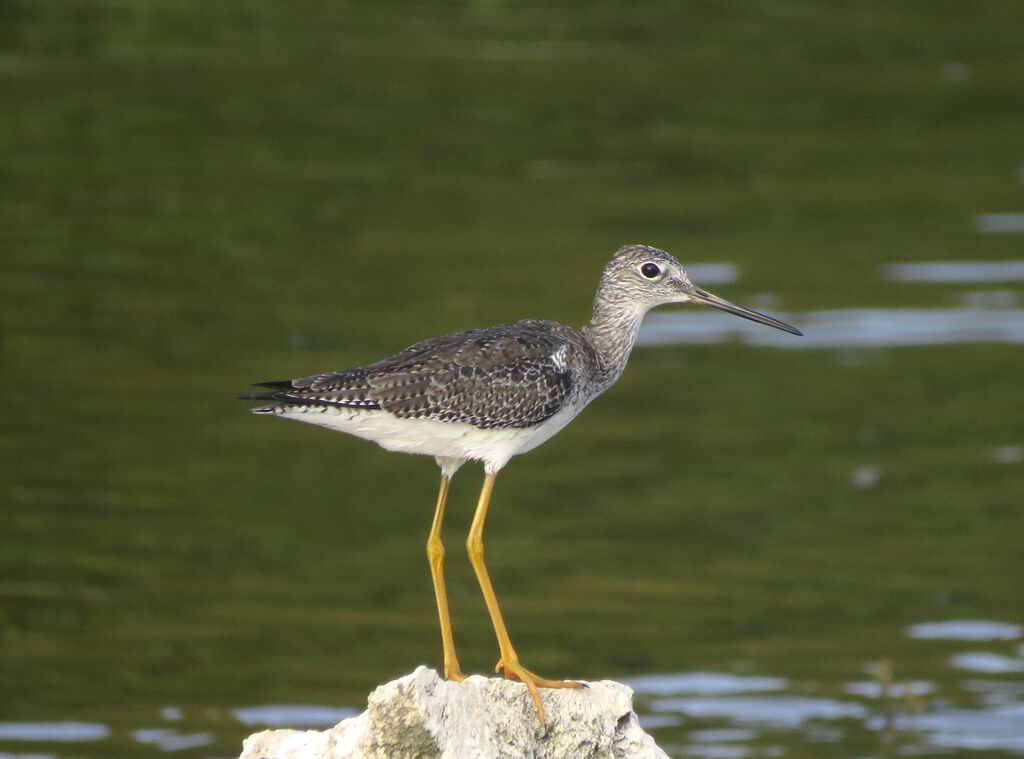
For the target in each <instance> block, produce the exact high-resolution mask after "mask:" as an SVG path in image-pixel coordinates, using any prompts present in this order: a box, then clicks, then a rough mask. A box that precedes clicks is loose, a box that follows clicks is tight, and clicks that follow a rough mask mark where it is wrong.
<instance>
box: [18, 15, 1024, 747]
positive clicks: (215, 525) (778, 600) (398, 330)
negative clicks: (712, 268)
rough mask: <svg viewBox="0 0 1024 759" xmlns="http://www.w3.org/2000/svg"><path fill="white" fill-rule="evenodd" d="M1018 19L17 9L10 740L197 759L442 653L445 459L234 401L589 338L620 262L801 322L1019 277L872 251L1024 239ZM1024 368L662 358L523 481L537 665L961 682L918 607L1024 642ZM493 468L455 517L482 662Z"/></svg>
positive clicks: (472, 481)
mask: <svg viewBox="0 0 1024 759" xmlns="http://www.w3.org/2000/svg"><path fill="white" fill-rule="evenodd" d="M1022 24H1024V6H1022V5H1021V4H1020V3H1019V2H1017V1H1016V0H1007V1H1005V2H999V1H995V2H985V3H956V2H900V3H888V2H881V0H874V1H871V2H857V3H838V2H823V1H822V2H811V1H810V0H804V1H796V0H780V1H779V2H732V1H729V0H726V1H724V2H707V1H705V2H659V1H657V0H644V1H641V2H634V3H628V4H627V3H610V2H597V3H586V4H575V3H535V4H519V3H504V2H486V1H481V2H475V3H411V2H384V3H372V4H371V3H348V2H328V1H326V0H318V1H314V0H309V1H306V0H303V1H300V2H290V3H282V2H268V1H264V0H232V2H228V3H209V2H198V1H197V0H181V1H179V2H155V1H149V0H92V1H89V2H86V1H83V0H71V1H68V0H64V1H62V2H57V1H56V0H5V2H3V3H0V150H2V153H0V156H2V159H0V330H2V332H0V340H2V342H0V378H2V388H3V389H2V394H0V403H2V406H0V414H2V418H0V457H2V464H0V671H2V675H0V720H27V721H42V720H69V719H74V720H94V721H98V722H102V723H104V724H107V725H110V726H111V728H112V730H113V731H114V732H113V735H112V737H111V739H110V740H109V741H106V742H104V743H103V744H102V745H101V746H97V745H85V744H83V745H75V746H74V747H73V752H72V753H73V755H75V756H92V755H102V756H107V757H110V756H139V755H149V754H148V753H146V752H149V751H151V749H150V748H148V747H141V746H140V745H139V744H138V742H137V741H133V740H132V738H131V730H133V729H135V728H137V727H139V726H142V725H145V724H149V723H152V722H158V721H159V720H158V718H157V716H156V715H157V714H158V713H159V710H160V709H162V708H165V707H168V706H173V707H175V708H178V709H180V710H182V713H183V720H182V721H181V722H179V723H176V724H177V726H178V727H179V728H181V729H182V730H186V731H187V730H188V729H194V730H209V731H211V732H212V733H213V734H214V735H215V742H214V743H213V744H211V745H208V746H206V747H204V748H202V749H197V750H193V751H191V752H190V751H184V752H182V755H184V756H197V757H198V756H211V755H215V754H217V755H222V756H230V755H234V754H237V750H238V742H239V741H240V739H241V738H242V737H244V736H245V735H246V734H247V733H248V732H250V731H251V729H250V728H246V727H245V726H243V725H239V724H237V723H234V722H231V721H230V720H227V719H226V718H225V716H224V715H225V714H226V713H227V711H228V710H229V709H232V708H235V707H239V706H246V705H253V704H270V703H315V704H333V705H346V706H351V707H356V708H361V706H362V704H363V703H364V700H365V695H366V693H367V692H368V691H369V690H370V689H371V688H372V687H373V686H374V685H375V684H377V683H379V682H382V681H384V680H386V679H390V678H392V677H395V676H398V675H400V674H403V673H405V672H408V671H410V670H411V669H412V668H413V667H414V666H415V665H416V664H418V663H421V662H423V663H428V664H431V665H439V664H440V643H439V639H438V637H439V636H438V634H437V631H436V629H435V628H436V616H435V611H434V606H433V598H432V595H431V591H430V580H429V575H428V573H427V569H426V560H425V557H424V553H423V544H424V541H425V538H426V533H427V529H428V527H429V521H430V514H431V509H432V507H433V501H434V497H435V493H436V486H437V482H436V480H437V470H436V467H435V466H434V463H433V462H432V461H431V460H429V459H426V458H412V457H405V456H398V455H394V454H385V453H384V452H383V451H381V450H380V449H378V448H377V447H376V446H373V445H370V444H367V443H365V442H362V441H359V440H355V439H351V438H347V437H345V436H342V435H338V434H331V433H328V432H327V431H324V430H321V429H318V428H315V427H309V426H306V425H298V424H291V423H285V422H279V421H276V420H267V419H257V418H255V417H252V416H251V415H249V414H248V413H247V408H246V405H245V404H243V403H241V402H238V401H234V400H232V396H233V395H234V394H236V393H238V392H244V391H245V389H246V386H247V384H248V383H250V382H253V381H258V380H265V379H278V378H287V377H293V376H302V375H306V374H311V373H314V372H319V371H325V370H330V369H338V368H344V367H349V366H354V365H358V364H361V363H366V362H369V361H372V360H375V359H378V358H381V357H383V356H384V355H387V354H389V353H391V352H393V351H395V350H398V349H400V348H402V347H404V346H406V345H408V344H410V343H412V342H414V341H416V340H419V339H421V338H425V337H429V336H432V335H435V334H441V333H444V332H448V331H453V330H458V329H466V328H470V327H476V326H484V325H487V324H492V323H497V322H501V321H508V320H513V319H517V318H523V317H535V318H551V319H557V320H559V321H564V322H566V323H568V324H570V325H573V326H576V327H578V326H581V325H582V324H584V323H586V321H587V319H588V318H589V306H590V300H591V298H592V297H593V291H594V287H595V285H596V283H597V278H598V275H599V273H600V269H601V267H602V266H603V265H604V263H605V261H606V260H607V259H608V258H609V257H610V255H611V254H612V252H613V251H614V250H615V249H616V248H618V247H619V246H620V245H622V244H624V243H632V242H642V243H648V244H652V245H657V246H659V247H662V248H665V249H667V250H669V251H670V252H672V253H673V254H675V255H676V256H677V257H678V258H679V259H680V260H681V261H682V262H683V263H684V265H685V264H687V263H714V262H718V263H732V264H735V265H736V266H737V267H739V271H740V277H739V280H738V281H737V282H736V283H735V284H733V285H724V286H722V285H718V286H711V285H709V289H712V290H714V291H716V292H719V293H720V294H722V295H724V296H725V297H728V298H730V299H732V300H736V301H737V302H740V303H745V304H749V305H754V306H759V305H761V304H764V303H769V304H770V309H767V310H773V311H775V312H777V313H780V314H783V315H786V316H787V317H790V318H792V319H793V320H795V321H796V322H797V323H798V324H799V323H800V321H799V320H800V313H801V312H805V311H817V310H825V309H837V308H843V309H859V308H869V307H870V308H894V307H901V306H914V307H920V308H946V307H950V306H953V305H956V304H957V303H960V302H961V301H962V298H964V297H965V293H968V292H970V291H976V290H978V289H986V288H985V286H981V287H980V288H979V286H978V285H963V284H949V285H923V284H918V283H907V282H896V281H890V280H887V279H886V278H885V277H883V276H882V275H881V273H880V271H879V267H880V266H881V265H882V264H885V263H892V262H914V261H932V260H958V261H998V260H1006V259H1015V258H1020V257H1021V237H1020V236H1019V235H1013V234H990V235H983V234H979V233H978V231H976V228H975V224H974V221H973V219H974V217H975V216H976V215H977V214H981V213H990V212H1013V211H1022V210H1024V192H1022V190H1024V185H1022V175H1021V167H1022V165H1024V137H1022V135H1024V110H1022V105H1021V103H1022V100H1021V92H1022V85H1024V56H1022V55H1021V47H1020V43H1021V36H1020V30H1021V28H1022ZM994 287H995V289H998V290H999V291H1000V292H1002V293H1006V292H1009V293H1011V299H1012V300H1014V301H1015V300H1016V298H1018V297H1019V295H1020V291H1021V284H1020V283H1019V282H1017V283H1009V284H1006V283H1002V284H1000V285H997V286H994ZM762 307H763V306H762ZM722 318H723V319H725V318H726V317H722ZM794 339H796V338H794ZM1022 376H1024V354H1022V352H1021V348H1020V346H1019V345H1012V344H1000V343H989V344H976V345H975V344H967V345H942V346H924V347H904V348H887V347H884V346H879V347H875V348H860V349H849V348H835V349H815V350H779V349H774V348H759V347H753V346H744V345H743V344H742V343H740V342H730V343H727V344H722V345H701V346H686V345H680V346H664V347H649V348H639V349H637V350H636V351H635V352H634V355H633V358H632V360H631V364H630V366H629V368H628V369H627V371H626V374H625V375H624V377H623V378H622V380H621V381H620V382H619V383H618V385H617V386H616V387H614V388H613V389H612V390H611V391H609V392H608V393H607V394H606V395H605V396H604V397H602V398H601V399H599V400H598V401H596V402H595V403H594V404H593V405H592V406H591V407H590V408H589V409H588V410H587V411H586V412H585V413H584V414H583V415H582V416H581V417H580V418H579V419H578V420H576V422H574V424H573V425H572V426H570V427H569V428H568V429H567V430H566V431H564V432H563V433H561V434H560V435H559V436H558V437H556V438H555V439H554V440H552V441H551V442H549V443H547V444H545V445H544V446H543V447H542V448H541V449H539V450H538V451H536V452H534V453H531V454H530V455H527V456H523V457H519V458H517V459H515V460H513V462H512V463H511V464H510V465H509V467H508V468H507V469H506V470H505V472H504V473H503V475H502V476H501V477H500V478H499V480H498V484H497V490H496V493H495V498H494V502H493V507H492V512H491V516H490V519H489V522H488V533H487V535H488V563H489V566H490V567H491V571H492V575H493V578H494V582H495V586H496V588H497V591H498V595H499V598H501V600H502V604H503V608H504V610H505V613H506V616H507V618H508V623H509V627H510V631H511V634H512V638H513V640H514V641H515V642H516V644H517V646H518V648H519V650H520V654H521V656H522V658H523V660H524V662H525V663H526V665H527V666H529V667H531V668H532V669H535V670H536V671H538V672H540V673H542V674H544V675H546V676H549V677H579V678H586V679H601V678H609V677H616V678H619V677H628V676H630V675H636V674H638V673H648V672H676V671H686V670H695V669H704V670H720V671H747V672H761V673H768V674H777V675H783V676H786V677H790V678H794V679H795V680H798V681H799V680H802V681H806V682H812V683H815V687H816V688H817V689H819V691H820V692H822V693H835V692H839V689H840V688H841V685H842V683H843V682H844V681H846V680H849V679H851V678H857V677H861V676H863V675H862V671H863V669H864V667H865V666H866V665H867V664H869V663H870V662H874V661H879V660H882V659H888V660H891V661H892V662H894V667H895V669H896V671H897V672H899V673H901V674H902V675H903V676H906V677H912V678H926V679H930V680H932V681H936V682H939V683H940V685H941V684H942V683H943V682H947V681H950V682H951V681H953V680H954V679H955V676H954V675H953V674H952V673H950V672H949V671H948V670H947V669H946V666H945V662H946V658H947V657H948V654H949V651H948V650H947V649H946V648H942V647H939V648H938V649H936V648H922V647H921V646H920V645H918V644H915V643H912V642H911V641H908V640H907V639H906V636H905V634H904V633H905V628H906V626H907V625H908V624H911V623H914V622H919V621H922V620H928V619H946V618H973V617H977V618H987V619H996V620H1001V621H1004V622H1015V623H1021V622H1024V593H1022V592H1021V578H1022V577H1024V537H1022V536H1024V509H1022V508H1021V501H1022V496H1024V463H1022V461H1021V460H1020V459H1021V457H1020V456H1018V455H1016V454H1015V453H1014V452H1015V451H1016V452H1018V453H1019V450H1020V446H1022V445H1024V421H1022V415H1021V400H1022V397H1021V396H1022V394H1021V387H1022V382H1021V377H1022ZM999 451H1002V452H1003V453H1002V454H1000V453H999ZM1007 452H1008V453H1007ZM865 471H866V472H869V473H873V474H871V476H869V477H868V478H867V479H868V480H869V481H868V482H863V481H861V482H860V484H861V486H860V487H858V486H857V484H856V482H855V481H856V479H857V478H856V473H857V472H865ZM875 480H877V481H875ZM478 486H479V470H478V468H476V467H466V468H465V469H464V470H463V471H462V472H460V474H459V476H458V477H457V478H456V479H455V482H454V489H453V494H452V500H451V504H450V509H449V517H448V521H447V526H448V529H447V531H446V539H447V542H448V544H449V546H450V548H451V549H453V550H450V551H449V557H450V560H449V568H448V573H449V589H450V593H451V596H452V605H453V615H454V620H455V628H456V629H455V632H456V643H457V645H458V646H459V651H460V658H461V659H462V663H463V666H464V668H466V669H468V670H472V671H488V670H489V669H490V668H491V666H492V665H493V662H494V660H495V659H496V655H497V651H496V647H495V645H494V642H493V636H492V632H491V629H490V626H489V623H488V621H487V618H486V614H485V611H484V608H483V604H482V603H481V602H480V598H479V593H478V590H477V587H476V584H475V581H474V579H473V576H472V573H471V571H470V569H469V567H468V563H467V562H466V561H465V559H464V557H463V555H462V552H461V550H459V548H460V547H461V544H462V541H463V537H464V534H465V529H466V527H467V526H468V522H469V519H470V515H471V511H472V506H473V502H474V499H475V496H476V491H477V488H478ZM866 745H867V748H865V746H864V745H859V744H857V745H852V746H851V747H850V748H849V752H847V753H843V751H844V750H845V749H837V750H838V751H839V753H836V754H833V755H836V756H843V755H850V756H856V755H861V756H862V755H865V753H870V752H871V751H872V748H871V746H872V744H871V743H867V744H866ZM51 748H52V749H53V751H55V752H57V753H61V754H63V753H64V749H63V748H61V747H56V748H53V747H51ZM0 749H7V750H11V751H13V750H15V749H18V750H25V748H24V746H19V745H15V744H4V743H0ZM152 751H154V752H155V749H153V750H152ZM805 751H807V749H806V747H804V748H801V746H800V745H799V742H797V745H792V746H788V747H787V748H786V752H787V753H786V755H788V756H803V755H805V754H804V753H803V752H805ZM90 752H95V754H92V753H90ZM858 752H859V753H858ZM806 755H809V756H813V755H815V754H814V752H813V751H811V753H809V754H806Z"/></svg>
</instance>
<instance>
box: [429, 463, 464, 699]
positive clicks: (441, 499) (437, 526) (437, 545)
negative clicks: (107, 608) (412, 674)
mask: <svg viewBox="0 0 1024 759" xmlns="http://www.w3.org/2000/svg"><path fill="white" fill-rule="evenodd" d="M449 482H451V478H450V477H448V476H447V475H443V474H442V475H441V489H440V491H438V494H437V507H436V508H435V509H434V521H433V523H432V524H431V525H430V535H429V536H428V537H427V561H428V562H430V579H431V580H433V581H434V597H435V598H436V599H437V615H438V617H440V619H441V646H442V647H443V648H444V676H445V678H446V679H448V680H455V681H456V682H458V681H460V680H465V679H466V676H465V675H463V674H462V671H461V670H460V669H459V660H458V659H457V658H456V656H455V640H454V638H453V637H452V619H451V616H450V615H449V614H448V593H447V592H446V591H445V589H444V546H443V545H442V544H441V522H443V521H444V507H445V503H447V501H448V483H449Z"/></svg>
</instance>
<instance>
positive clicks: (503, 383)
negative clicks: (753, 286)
mask: <svg viewBox="0 0 1024 759" xmlns="http://www.w3.org/2000/svg"><path fill="white" fill-rule="evenodd" d="M669 303H699V304H702V305H706V306H711V307H713V308H717V309H721V310H722V311H727V312H728V313H731V314H735V315H737V316H742V317H743V318H745V319H750V320H752V321H755V322H759V323H761V324H766V325H768V326H769V327H775V328H776V329H781V330H784V331H786V332H790V333H792V334H794V335H799V334H801V332H800V331H799V330H798V329H796V328H795V327H791V326H790V325H788V324H786V323H784V322H781V321H779V320H778V319H773V318H772V317H770V316H766V315H764V314H761V313H758V312H757V311H752V310H750V309H748V308H743V307H742V306H737V305H736V304H734V303H730V302H729V301H727V300H725V299H723V298H720V297H718V296H717V295H712V294H711V293H709V292H706V291H704V290H702V289H700V288H699V287H697V286H696V285H694V284H693V283H692V282H691V281H690V278H689V276H688V275H687V274H686V272H685V271H684V270H683V267H682V266H680V264H679V262H678V261H676V260H675V259H674V258H673V257H672V256H670V255H669V254H668V253H666V252H665V251H663V250H658V249H657V248H651V247H648V246H646V245H627V246H626V247H623V248H621V249H619V251H618V252H616V254H615V255H614V256H613V257H612V260H611V261H609V262H608V265H607V266H605V268H604V272H603V273H602V275H601V281H600V284H599V285H598V288H597V295H596V296H595V297H594V313H593V316H592V317H591V320H590V325H589V326H586V327H584V328H583V329H582V330H580V331H579V332H577V331H576V330H574V329H571V328H569V327H566V326H564V325H562V324H558V323H557V322H551V321H540V320H533V319H527V320H524V321H518V322H512V323H509V324H499V325H498V326H496V327H485V328H483V329H474V330H469V331H468V332H456V333H453V334H450V335H444V336H443V337H435V338H432V339H429V340H424V341H422V342H419V343H416V344H415V345H412V346H410V347H408V348H406V349H405V350H403V351H401V352H400V353H396V354H395V355H394V356H391V357H390V358H385V359H383V360H382V361H378V362H376V363H374V364H367V365H365V366H360V367H357V368H355V369H344V370H341V371H336V372H327V373H325V374H317V375H314V376H312V377H303V378H301V379H294V380H284V381H279V382H259V383H257V385H258V386H261V387H267V388H270V390H269V391H268V392H264V393H254V394H250V395H245V396H241V397H243V398H247V399H252V400H261V401H270V403H268V404H267V405H265V406H261V407H259V408H256V409H254V412H255V413H257V414H273V415H275V416H281V417H284V418H286V419H296V420H298V421H300V422H308V423H310V424H318V425H320V426H322V427H328V428H330V429H332V430H338V431H340V432H347V433H348V434H350V435H355V436H356V437H361V438H364V439H366V440H372V441H373V442H375V443H377V444H378V445H380V446H381V447H383V448H386V449H387V450H389V451H401V452H403V453H419V454H424V455H427V456H433V457H434V459H435V460H436V461H437V463H438V465H439V466H440V467H441V488H440V491H439V492H438V495H437V504H436V506H435V509H434V520H433V523H432V525H431V528H430V534H429V536H428V538H427V558H428V561H429V564H430V574H431V578H432V580H433V584H434V595H435V596H436V600H437V612H438V616H439V617H440V621H441V642H442V646H443V649H444V675H445V677H446V678H448V679H450V680H462V679H464V675H463V674H462V671H461V670H460V668H459V662H458V659H457V658H456V656H455V644H454V642H453V639H452V627H451V621H450V619H449V614H448V598H447V595H446V592H445V585H444V569H443V561H444V547H443V546H442V544H441V522H442V520H443V519H444V509H445V502H446V501H447V497H448V485H449V483H450V482H451V479H452V476H453V475H454V474H455V472H456V470H458V468H459V467H460V466H462V465H463V464H464V463H466V462H467V461H469V460H475V461H481V462H483V467H484V483H483V487H482V489H481V490H480V497H479V499H478V501H477V506H476V512H475V514H474V516H473V522H472V524H471V526H470V528H469V536H468V538H467V540H466V549H467V551H468V553H469V560H470V562H471V564H472V566H473V571H474V572H475V573H476V577H477V580H478V581H479V583H480V589H481V591H482V592H483V596H484V601H485V602H486V604H487V610H488V612H489V613H490V617H491V622H492V624H493V625H494V632H495V635H496V636H497V638H498V648H499V651H500V654H501V658H500V660H499V661H498V665H497V667H496V668H495V671H504V673H505V676H506V677H509V678H515V679H518V680H521V681H522V682H523V683H525V684H526V687H527V688H528V689H529V692H530V695H531V696H532V698H533V701H534V704H535V705H536V707H537V712H538V715H539V717H540V720H541V722H543V721H544V709H543V706H542V705H541V701H540V695H539V693H538V690H537V689H538V687H543V688H571V687H579V684H578V683H575V682H572V681H563V680H546V679H544V678H541V677H538V676H537V675H535V674H533V673H532V672H530V671H529V670H527V669H526V668H524V667H523V666H522V665H521V664H520V663H519V657H518V656H517V654H516V651H515V649H514V648H513V647H512V642H511V641H510V640H509V637H508V632H507V631H506V629H505V622H504V621H503V619H502V616H501V611H500V609H499V608H498V600H497V598H496V597H495V595H494V590H493V588H492V587H491V581H490V578H489V577H488V575H487V568H486V566H485V565H484V543H483V532H484V520H485V519H486V517H487V506H488V504H489V503H490V500H491V492H492V490H493V488H494V480H495V477H496V476H497V474H498V471H499V470H500V469H501V468H502V467H504V466H505V464H507V463H508V461H509V459H511V458H512V457H513V456H515V455H516V454H518V453H524V452H525V451H529V450H531V449H532V448H536V447H537V446H538V445H540V444H541V443H543V442H544V441H545V440H547V439H548V438H550V437H551V436H552V435H554V434H555V433H556V432H558V431H559V430H561V429H562V428H563V427H565V426H566V425H567V424H568V423H569V422H571V421H572V420H573V418H574V417H575V416H576V415H577V414H578V413H579V412H580V411H582V410H583V407H584V406H586V405H587V404H588V403H590V401H592V400H593V399H594V398H596V397H597V396H598V395H600V394H601V393H602V392H604V391H605V390H606V389H608V387H609V386H611V385H612V383H614V382H615V380H617V379H618V378H619V376H620V375H621V374H622V371H623V369H625V367H626V361H627V360H628V358H629V353H630V350H631V349H632V348H633V343H634V342H635V340H636V333H637V330H638V329H639V328H640V322H641V321H642V320H643V317H644V314H646V313H647V311H649V310H650V309H652V308H654V307H655V306H661V305H666V304H669Z"/></svg>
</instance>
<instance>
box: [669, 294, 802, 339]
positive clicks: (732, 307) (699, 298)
mask: <svg viewBox="0 0 1024 759" xmlns="http://www.w3.org/2000/svg"><path fill="white" fill-rule="evenodd" d="M688 294H689V296H690V298H691V299H692V300H693V302H694V303H700V304H702V305H704V306H711V307H712V308H717V309H718V310H719V311H726V312H727V313H730V314H736V316H742V317H743V318H744V319H750V321H752V322H757V323H758V324H766V325H768V326H769V327H775V329H781V330H782V331H783V332H788V333H789V334H791V335H800V336H803V334H804V333H803V332H801V331H800V330H798V329H797V328H796V327H793V326H790V325H789V324H786V322H780V321H779V320H778V319H773V318H772V317H770V316H767V315H765V314H762V313H760V312H759V311H754V310H752V309H749V308H744V307H743V306H737V305H736V304H735V303H732V302H730V301H727V300H726V299H725V298H719V297H718V296H717V295H714V294H712V293H709V292H707V291H706V290H701V289H700V288H699V287H694V288H693V289H692V290H690V291H689V292H688Z"/></svg>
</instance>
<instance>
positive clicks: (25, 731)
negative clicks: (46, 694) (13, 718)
mask: <svg viewBox="0 0 1024 759" xmlns="http://www.w3.org/2000/svg"><path fill="white" fill-rule="evenodd" d="M109 737H110V728H109V727H107V726H106V725H104V724H102V723H98V722H0V741H54V742H56V743H78V742H83V741H98V740H103V739H104V738H109Z"/></svg>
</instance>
